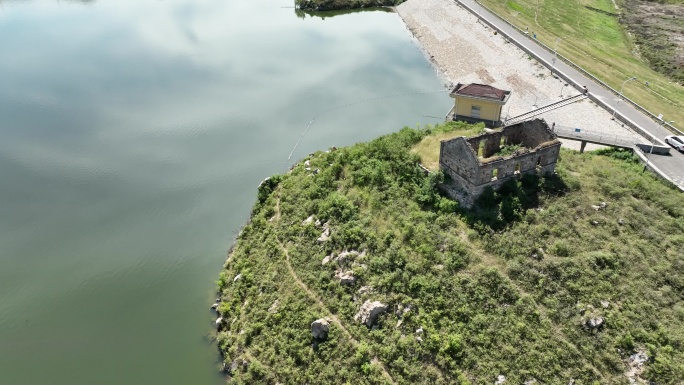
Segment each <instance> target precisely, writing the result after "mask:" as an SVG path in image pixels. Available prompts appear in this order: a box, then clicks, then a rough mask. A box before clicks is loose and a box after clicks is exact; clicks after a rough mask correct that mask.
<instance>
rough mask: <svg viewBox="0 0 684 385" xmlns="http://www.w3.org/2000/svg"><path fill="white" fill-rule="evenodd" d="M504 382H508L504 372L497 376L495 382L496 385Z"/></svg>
mask: <svg viewBox="0 0 684 385" xmlns="http://www.w3.org/2000/svg"><path fill="white" fill-rule="evenodd" d="M504 382H506V376H504V375H503V374H499V376H498V377H496V382H495V383H494V384H495V385H501V384H503V383H504Z"/></svg>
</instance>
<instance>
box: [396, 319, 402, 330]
mask: <svg viewBox="0 0 684 385" xmlns="http://www.w3.org/2000/svg"><path fill="white" fill-rule="evenodd" d="M403 322H404V320H403V319H400V320H399V321H397V324H396V326H394V328H395V329H399V326H401V324H402V323H403Z"/></svg>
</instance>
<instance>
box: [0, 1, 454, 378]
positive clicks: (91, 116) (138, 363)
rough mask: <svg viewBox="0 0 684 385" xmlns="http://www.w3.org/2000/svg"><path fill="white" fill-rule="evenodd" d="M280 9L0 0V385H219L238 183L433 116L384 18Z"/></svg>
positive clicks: (430, 75) (434, 100)
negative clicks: (215, 309) (219, 331)
mask: <svg viewBox="0 0 684 385" xmlns="http://www.w3.org/2000/svg"><path fill="white" fill-rule="evenodd" d="M292 6H293V3H292V1H276V0H269V1H266V0H228V1H218V0H203V1H189V0H187V1H171V0H163V1H157V0H143V1H124V2H121V1H94V0H91V1H86V0H84V1H82V2H78V1H65V0H62V1H57V2H28V1H27V2H23V1H0V384H3V385H5V384H7V385H24V384H26V385H32V384H48V383H49V384H52V385H62V384H64V385H66V384H68V385H74V384H101V385H107V384H117V385H120V384H129V385H130V384H145V385H154V384H160V385H161V384H164V385H168V384H179V385H180V384H183V385H185V384H221V383H223V382H224V380H223V379H222V377H221V376H219V374H218V373H217V368H218V361H217V360H218V357H217V354H216V347H215V346H214V344H213V343H212V341H211V338H210V336H211V330H212V324H213V322H212V321H213V320H212V315H211V313H210V312H209V305H210V304H211V303H212V302H213V298H214V293H213V292H214V288H215V284H214V282H215V280H216V279H217V278H218V273H219V271H220V269H221V266H222V264H223V262H224V260H225V257H226V251H227V249H228V248H229V247H230V244H231V243H232V241H233V239H234V236H235V234H236V233H237V231H238V230H239V228H240V226H241V225H242V224H243V223H244V222H245V221H246V220H247V218H248V214H249V210H250V208H251V205H252V204H253V202H254V199H255V193H256V186H257V185H258V183H259V182H260V181H261V180H262V179H264V178H265V177H267V176H269V175H271V174H274V173H282V172H285V171H286V170H287V169H288V167H289V166H291V165H292V164H293V163H294V162H296V160H297V159H300V158H301V157H302V156H304V155H306V154H308V153H310V152H313V151H316V150H319V149H327V148H329V147H331V146H333V145H335V146H343V145H349V144H353V143H355V142H358V141H365V140H369V139H372V138H374V137H376V136H378V135H381V134H385V133H388V132H391V131H394V130H397V129H399V128H401V127H402V126H404V125H409V126H415V125H416V124H418V123H420V124H426V123H434V122H437V121H439V119H435V118H432V117H439V116H444V114H445V113H446V112H447V110H448V109H449V106H450V99H449V97H448V96H447V94H446V93H445V92H433V91H438V90H441V89H443V86H442V84H441V81H440V79H439V78H438V77H437V75H436V74H435V73H434V71H433V69H432V68H431V66H430V65H429V64H428V62H427V61H426V60H425V58H424V56H423V54H422V53H421V52H420V51H419V49H418V46H417V45H416V43H415V41H414V40H413V39H412V37H411V36H410V33H409V32H408V31H407V30H406V28H405V27H404V25H403V23H402V22H401V20H400V19H399V17H398V16H397V15H395V14H393V13H388V12H362V13H351V14H345V15H339V16H335V17H325V18H322V17H311V16H305V17H301V15H300V16H298V15H297V14H296V13H295V10H294V9H292ZM426 92H428V93H426ZM314 117H315V118H316V119H315V120H314V121H313V123H312V124H311V125H310V126H309V123H310V122H311V120H312V119H313V118H314ZM307 126H309V127H308V129H307V130H306V132H305V129H306V128H307ZM303 133H304V134H303ZM302 134H303V135H302ZM300 138H301V140H300ZM297 143H298V145H297ZM295 145H296V148H295ZM291 153H292V156H291V158H290V159H289V160H288V157H289V156H290V154H291Z"/></svg>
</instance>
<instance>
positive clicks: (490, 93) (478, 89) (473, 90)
mask: <svg viewBox="0 0 684 385" xmlns="http://www.w3.org/2000/svg"><path fill="white" fill-rule="evenodd" d="M452 94H457V95H466V96H474V97H478V98H486V99H493V100H503V99H504V97H505V96H506V91H504V90H500V89H498V88H494V87H492V86H488V85H486V84H477V83H470V84H460V83H459V84H458V85H457V86H456V88H454V91H453V92H452Z"/></svg>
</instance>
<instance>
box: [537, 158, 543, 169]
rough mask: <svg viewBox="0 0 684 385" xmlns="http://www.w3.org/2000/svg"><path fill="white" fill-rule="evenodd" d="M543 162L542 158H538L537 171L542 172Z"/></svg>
mask: <svg viewBox="0 0 684 385" xmlns="http://www.w3.org/2000/svg"><path fill="white" fill-rule="evenodd" d="M541 161H542V157H541V156H538V157H537V171H539V170H541Z"/></svg>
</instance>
